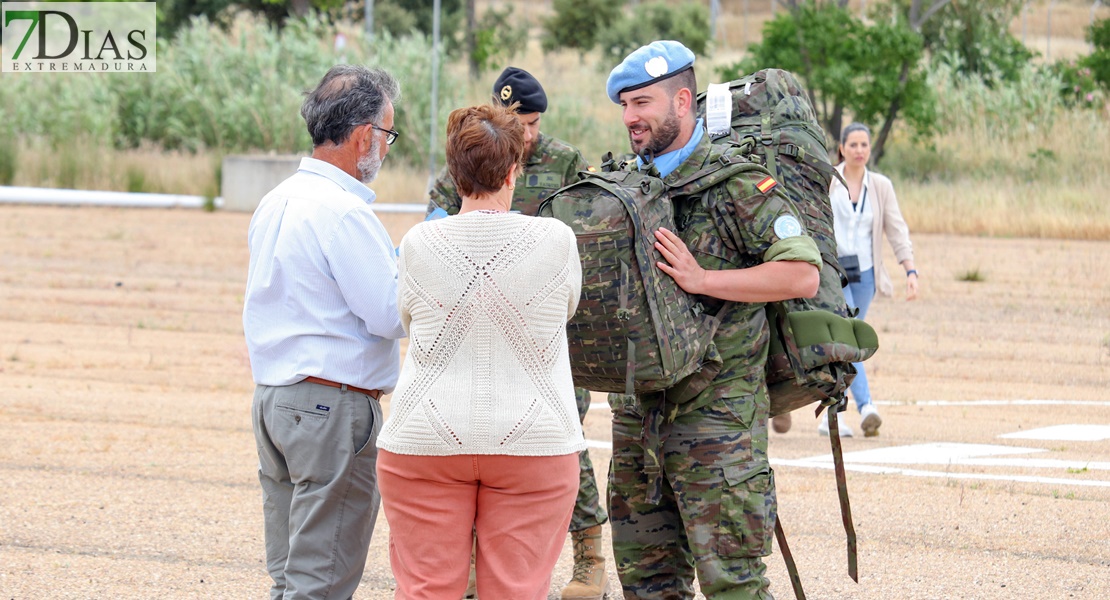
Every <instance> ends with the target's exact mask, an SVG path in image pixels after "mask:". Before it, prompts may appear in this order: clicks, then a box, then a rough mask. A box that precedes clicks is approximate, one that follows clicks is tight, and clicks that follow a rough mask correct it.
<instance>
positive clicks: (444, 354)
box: [378, 213, 586, 456]
mask: <svg viewBox="0 0 1110 600" xmlns="http://www.w3.org/2000/svg"><path fill="white" fill-rule="evenodd" d="M399 269H400V271H399V272H400V275H399V277H400V286H399V288H400V289H399V301H398V306H399V307H400V310H401V321H402V323H403V324H404V326H405V330H406V331H407V332H408V334H409V347H408V353H407V355H406V359H405V364H404V366H403V367H402V369H401V379H400V381H399V382H398V385H397V390H396V391H395V392H394V394H393V399H392V401H391V405H390V417H389V420H388V421H387V422H386V424H385V426H384V427H383V429H382V433H381V435H380V436H379V438H378V446H379V447H380V448H382V449H385V450H388V451H390V452H394V453H397V454H416V455H427V456H446V455H456V454H506V455H517V456H556V455H561V454H571V453H574V452H578V451H580V450H583V449H584V448H585V447H586V446H585V440H584V438H583V435H582V427H581V424H580V423H579V421H578V414H577V410H576V407H575V402H574V390H573V383H572V382H571V377H570V360H569V357H568V354H567V341H566V321H567V319H568V318H569V317H570V316H571V315H572V314H574V310H575V308H577V304H578V296H579V293H580V291H581V280H582V274H581V266H580V264H579V262H578V250H577V246H576V244H575V238H574V234H573V233H572V232H571V231H570V229H569V228H568V227H566V226H565V225H563V224H562V223H560V222H558V221H555V220H553V219H540V218H536V217H526V216H522V215H516V214H484V213H471V214H465V215H460V216H455V217H449V218H446V219H440V220H437V221H429V222H426V223H421V224H420V225H417V226H416V227H414V228H413V229H412V230H411V231H410V232H409V233H408V234H407V235H406V236H405V238H404V240H403V241H402V242H401V260H400V264H399Z"/></svg>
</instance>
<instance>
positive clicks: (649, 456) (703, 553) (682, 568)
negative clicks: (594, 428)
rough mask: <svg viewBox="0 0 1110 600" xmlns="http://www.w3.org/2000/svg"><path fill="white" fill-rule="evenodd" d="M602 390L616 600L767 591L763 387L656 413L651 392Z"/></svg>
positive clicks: (770, 489) (770, 493)
mask: <svg viewBox="0 0 1110 600" xmlns="http://www.w3.org/2000/svg"><path fill="white" fill-rule="evenodd" d="M653 396H654V397H648V396H645V397H643V398H641V400H640V401H647V403H648V406H652V402H653V401H655V400H658V401H656V402H655V408H650V409H647V410H644V409H643V408H641V405H640V402H638V401H637V400H636V399H635V397H630V396H623V395H611V396H610V403H611V404H613V410H614V414H613V461H612V463H611V465H610V471H609V516H610V520H611V526H612V528H613V554H614V557H615V559H616V566H617V573H618V575H620V580H621V585H622V586H623V588H624V597H625V598H626V599H631V598H642V599H650V600H689V599H692V598H694V575H695V572H696V574H697V579H698V582H699V584H700V586H701V592H702V593H703V594H704V595H705V597H706V598H708V599H711V600H712V599H725V598H728V599H744V600H749V599H759V600H764V599H769V598H771V597H772V596H771V593H770V591H769V590H768V588H769V586H770V581H769V580H768V579H767V577H766V566H765V565H764V564H763V560H762V559H761V557H763V556H767V555H768V554H770V553H771V538H772V537H773V536H774V526H775V519H776V516H777V506H776V500H775V484H774V475H773V473H772V471H771V468H770V465H769V463H768V460H767V417H768V412H769V407H770V402H769V401H768V399H767V393H766V391H761V392H760V393H758V394H755V395H749V396H742V397H738V398H729V399H723V400H718V401H715V402H713V403H711V404H709V405H707V406H705V407H702V408H699V409H696V410H693V411H691V412H689V413H687V414H682V415H679V416H678V417H676V418H675V420H674V421H673V422H666V418H665V417H664V416H663V415H665V414H666V412H665V410H664V408H665V407H662V406H659V404H661V399H660V398H659V395H657V394H656V395H653Z"/></svg>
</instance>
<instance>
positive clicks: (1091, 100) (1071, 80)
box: [1052, 60, 1105, 108]
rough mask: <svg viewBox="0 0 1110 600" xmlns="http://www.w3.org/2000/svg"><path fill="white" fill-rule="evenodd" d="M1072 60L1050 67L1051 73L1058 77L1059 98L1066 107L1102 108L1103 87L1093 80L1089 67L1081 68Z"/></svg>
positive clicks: (1059, 62) (1082, 62)
mask: <svg viewBox="0 0 1110 600" xmlns="http://www.w3.org/2000/svg"><path fill="white" fill-rule="evenodd" d="M1083 64H1084V61H1083V60H1080V61H1079V62H1078V63H1077V62H1076V61H1074V60H1061V61H1058V62H1056V63H1054V64H1053V65H1052V71H1053V73H1054V74H1055V75H1056V76H1057V77H1059V85H1060V87H1059V88H1057V89H1059V90H1060V98H1061V99H1062V100H1063V101H1064V103H1065V104H1066V105H1068V106H1075V107H1081V108H1102V106H1103V105H1104V104H1105V98H1104V93H1103V86H1101V85H1099V81H1098V80H1097V79H1096V78H1095V73H1094V71H1092V70H1091V68H1090V67H1087V66H1081V65H1083Z"/></svg>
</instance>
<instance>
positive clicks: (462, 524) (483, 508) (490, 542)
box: [378, 450, 578, 600]
mask: <svg viewBox="0 0 1110 600" xmlns="http://www.w3.org/2000/svg"><path fill="white" fill-rule="evenodd" d="M378 489H379V490H380V491H381V495H382V509H383V510H384V511H385V518H386V520H387V521H388V522H389V561H390V565H391V566H392V567H393V577H394V578H395V579H396V580H397V591H396V593H395V594H394V598H395V599H397V600H459V598H462V596H463V593H465V592H466V582H467V578H468V576H469V573H470V554H471V548H472V543H473V540H474V532H475V531H476V532H477V538H478V550H477V553H476V568H475V571H476V574H477V584H478V596H479V597H480V598H490V599H491V600H544V599H546V598H547V591H548V587H550V585H551V569H552V568H554V566H555V562H556V561H557V560H558V559H559V552H560V551H561V550H562V548H563V542H564V540H565V538H566V533H567V525H568V524H569V523H570V516H571V511H572V510H573V509H574V500H575V497H576V496H577V494H578V454H567V455H563V456H502V455H474V454H468V455H462V456H413V455H407V454H393V453H391V452H387V451H385V450H381V451H379V453H378Z"/></svg>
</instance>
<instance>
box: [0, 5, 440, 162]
mask: <svg viewBox="0 0 1110 600" xmlns="http://www.w3.org/2000/svg"><path fill="white" fill-rule="evenodd" d="M234 30H235V33H231V32H228V31H224V30H223V29H222V28H220V27H219V26H217V25H214V24H212V23H209V22H208V21H207V20H205V19H203V18H197V19H194V20H193V21H192V22H191V24H190V25H189V26H188V27H187V28H184V29H182V30H181V31H180V32H179V34H178V37H177V38H176V39H175V40H174V41H173V42H171V43H167V42H165V41H159V44H160V45H159V49H158V54H159V57H158V58H159V60H158V63H159V64H158V72H157V73H155V74H152V75H151V76H134V75H126V74H119V75H115V74H109V75H103V76H88V77H38V76H35V75H33V74H27V75H16V76H12V77H8V76H7V75H6V76H5V78H4V79H5V81H4V84H3V86H0V100H2V102H0V123H5V124H6V125H5V127H9V128H10V129H11V135H12V136H24V137H27V138H35V139H39V140H43V141H45V142H47V143H48V144H50V145H51V146H53V147H55V148H62V147H65V145H66V144H69V143H70V142H71V140H72V139H73V138H74V137H75V136H78V135H80V137H81V138H82V139H83V140H85V141H87V142H89V143H91V144H92V145H94V146H100V147H104V146H115V147H117V148H135V147H139V146H140V145H144V144H153V145H155V146H158V147H161V148H164V149H184V150H189V151H198V150H202V149H212V150H216V151H217V152H218V153H221V154H226V153H231V152H244V151H258V150H261V151H267V152H270V151H273V152H282V153H287V152H307V151H308V150H310V149H311V141H310V139H309V136H308V132H307V131H306V130H305V126H304V121H303V120H302V119H301V116H300V106H301V102H302V101H303V98H304V92H305V91H306V90H308V89H311V88H312V87H313V86H315V85H316V84H317V82H319V80H320V78H321V77H322V76H323V74H324V73H325V72H326V71H327V70H328V68H330V67H331V66H332V65H334V64H337V63H339V62H343V61H349V62H351V63H355V64H369V65H383V66H385V67H386V68H387V69H388V70H389V71H390V72H391V73H393V75H394V76H395V77H397V79H398V81H400V82H401V88H402V98H401V101H400V102H399V103H398V105H397V106H396V116H395V120H396V122H397V127H396V128H397V129H398V130H400V131H401V132H402V134H403V135H402V137H401V138H400V139H399V140H398V141H397V143H396V144H395V145H394V147H393V149H392V151H391V154H392V155H393V157H394V160H398V159H400V160H403V161H406V162H410V163H419V164H423V163H424V161H425V157H426V154H427V152H428V145H429V144H428V140H429V137H430V134H431V131H430V128H429V117H430V116H431V96H430V94H429V93H428V90H430V88H431V71H432V70H431V50H430V48H431V44H430V42H429V41H428V39H427V38H426V37H424V36H423V35H420V34H418V33H417V34H413V35H409V36H405V37H394V36H392V35H390V34H388V33H383V34H381V35H378V36H375V39H374V42H373V44H372V45H371V46H370V47H368V46H367V44H366V42H365V39H364V38H363V37H362V33H361V31H357V32H355V33H353V34H352V35H351V36H350V37H351V42H350V43H349V44H348V47H347V49H346V50H345V51H344V52H345V55H344V56H338V55H337V54H336V51H335V49H334V48H333V45H332V39H333V36H334V30H333V29H332V27H331V26H330V25H327V24H325V23H323V22H322V21H320V20H318V19H315V18H308V19H303V20H302V19H295V20H290V21H288V22H287V25H286V27H285V28H284V29H282V30H281V31H278V30H277V29H276V28H275V27H272V26H269V25H267V24H266V23H265V22H264V21H262V20H260V19H258V18H248V19H242V20H240V22H239V23H238V24H237V26H236V27H235V28H234ZM439 89H440V103H439V107H440V110H439V113H440V114H439V122H440V123H444V122H446V115H447V113H448V112H449V109H450V107H451V106H454V105H456V104H457V101H456V98H457V96H458V95H459V93H460V92H459V91H458V88H457V86H456V85H454V84H453V82H452V79H451V77H450V73H449V72H447V71H443V72H442V73H441V81H440V88H439ZM28 99H34V101H29V100H28ZM437 129H438V125H437ZM4 137H5V139H7V138H8V136H7V135H5V136H4ZM437 152H438V153H439V154H440V155H442V149H438V150H437Z"/></svg>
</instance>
